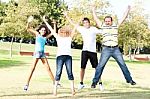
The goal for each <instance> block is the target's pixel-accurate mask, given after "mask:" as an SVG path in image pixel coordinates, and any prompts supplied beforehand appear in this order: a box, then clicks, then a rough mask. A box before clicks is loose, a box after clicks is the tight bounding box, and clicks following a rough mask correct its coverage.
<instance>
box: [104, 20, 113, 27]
mask: <svg viewBox="0 0 150 99" xmlns="http://www.w3.org/2000/svg"><path fill="white" fill-rule="evenodd" d="M104 23H105V25H108V26H111V25H112V20H111V18H105V20H104Z"/></svg>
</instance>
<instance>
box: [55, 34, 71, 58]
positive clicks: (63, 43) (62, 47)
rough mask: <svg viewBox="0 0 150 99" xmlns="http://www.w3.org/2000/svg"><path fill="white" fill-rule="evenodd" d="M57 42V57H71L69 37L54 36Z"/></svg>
mask: <svg viewBox="0 0 150 99" xmlns="http://www.w3.org/2000/svg"><path fill="white" fill-rule="evenodd" d="M56 40H57V46H58V47H57V56H60V55H70V56H71V41H72V38H71V37H60V36H56Z"/></svg>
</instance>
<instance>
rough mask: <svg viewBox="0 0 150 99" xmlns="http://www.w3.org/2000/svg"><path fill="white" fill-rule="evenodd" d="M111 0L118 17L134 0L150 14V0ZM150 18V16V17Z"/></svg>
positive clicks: (68, 0) (70, 0) (6, 0)
mask: <svg viewBox="0 0 150 99" xmlns="http://www.w3.org/2000/svg"><path fill="white" fill-rule="evenodd" d="M1 1H5V2H8V1H9V0H1ZM64 1H65V2H68V4H70V3H69V2H72V0H64ZM106 1H109V2H110V4H111V5H112V11H113V12H114V13H115V14H117V16H118V18H119V19H120V18H121V17H122V15H123V12H124V11H125V10H126V8H127V6H128V5H131V8H132V6H133V5H134V1H142V5H143V7H144V9H145V14H149V16H150V7H149V4H150V0H106ZM149 18H150V17H149Z"/></svg>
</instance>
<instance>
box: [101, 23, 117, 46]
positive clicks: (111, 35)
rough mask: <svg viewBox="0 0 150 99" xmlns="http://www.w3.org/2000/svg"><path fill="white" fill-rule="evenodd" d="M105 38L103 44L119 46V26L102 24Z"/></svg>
mask: <svg viewBox="0 0 150 99" xmlns="http://www.w3.org/2000/svg"><path fill="white" fill-rule="evenodd" d="M101 29H102V34H103V40H102V44H103V45H105V46H117V45H118V26H117V25H114V24H113V25H112V26H106V25H102V27H101Z"/></svg>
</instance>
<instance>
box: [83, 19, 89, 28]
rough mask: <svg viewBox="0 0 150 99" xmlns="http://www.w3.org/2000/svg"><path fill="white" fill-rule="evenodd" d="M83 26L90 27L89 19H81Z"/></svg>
mask: <svg viewBox="0 0 150 99" xmlns="http://www.w3.org/2000/svg"><path fill="white" fill-rule="evenodd" d="M83 26H84V27H85V28H89V27H90V23H89V21H88V20H84V21H83Z"/></svg>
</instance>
